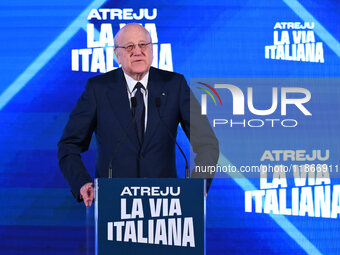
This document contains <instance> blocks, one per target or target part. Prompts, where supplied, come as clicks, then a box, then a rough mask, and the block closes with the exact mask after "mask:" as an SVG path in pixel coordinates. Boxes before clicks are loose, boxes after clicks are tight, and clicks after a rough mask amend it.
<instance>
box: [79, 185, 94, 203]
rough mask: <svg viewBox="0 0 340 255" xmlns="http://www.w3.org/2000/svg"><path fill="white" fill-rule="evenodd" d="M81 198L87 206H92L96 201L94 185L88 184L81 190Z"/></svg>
mask: <svg viewBox="0 0 340 255" xmlns="http://www.w3.org/2000/svg"><path fill="white" fill-rule="evenodd" d="M80 196H81V197H82V198H83V200H84V204H85V206H91V205H92V202H93V199H94V188H93V183H92V182H88V183H86V184H84V185H83V186H82V187H81V188H80Z"/></svg>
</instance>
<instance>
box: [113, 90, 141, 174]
mask: <svg viewBox="0 0 340 255" xmlns="http://www.w3.org/2000/svg"><path fill="white" fill-rule="evenodd" d="M130 100H131V108H132V115H133V118H132V120H131V121H130V123H129V125H128V127H127V129H126V132H125V134H124V135H123V136H122V137H121V138H120V140H119V141H118V143H117V146H116V148H115V150H114V151H113V152H112V154H111V160H110V164H109V178H112V160H113V158H114V156H115V154H116V152H117V150H118V148H119V146H120V144H121V143H122V142H123V141H124V140H125V139H126V137H127V134H128V133H129V130H130V128H131V126H132V123H133V122H134V121H135V110H136V106H137V99H136V98H135V97H131V99H130Z"/></svg>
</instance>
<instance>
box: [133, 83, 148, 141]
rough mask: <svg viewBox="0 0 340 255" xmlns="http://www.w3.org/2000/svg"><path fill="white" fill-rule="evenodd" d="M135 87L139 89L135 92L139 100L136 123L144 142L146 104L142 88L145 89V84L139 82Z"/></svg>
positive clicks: (139, 138) (140, 138) (140, 139)
mask: <svg viewBox="0 0 340 255" xmlns="http://www.w3.org/2000/svg"><path fill="white" fill-rule="evenodd" d="M135 89H136V90H137V91H136V94H135V98H136V101H137V106H136V110H135V122H136V123H135V124H136V130H137V136H138V140H139V143H140V144H142V143H143V139H144V125H145V106H144V100H143V94H142V91H141V89H144V86H143V85H142V83H140V82H137V84H136V86H135V88H134V89H133V90H135Z"/></svg>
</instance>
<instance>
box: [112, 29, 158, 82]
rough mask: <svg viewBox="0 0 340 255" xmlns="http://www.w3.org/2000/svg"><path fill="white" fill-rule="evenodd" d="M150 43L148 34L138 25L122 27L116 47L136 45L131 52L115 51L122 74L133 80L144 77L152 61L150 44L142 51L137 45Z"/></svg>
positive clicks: (125, 50) (120, 49)
mask: <svg viewBox="0 0 340 255" xmlns="http://www.w3.org/2000/svg"><path fill="white" fill-rule="evenodd" d="M150 42H151V39H150V36H149V34H148V33H147V32H146V31H145V30H144V29H143V28H142V27H140V26H138V25H130V26H127V27H124V28H123V30H122V31H120V34H119V36H118V38H117V44H118V45H117V46H124V47H126V46H129V45H133V44H135V45H136V46H135V48H134V49H133V50H132V51H131V52H128V50H127V49H123V48H117V49H115V54H116V57H117V60H118V63H119V64H120V65H122V68H123V70H124V72H125V73H127V74H128V75H129V76H131V77H132V78H134V79H135V80H140V79H142V78H143V77H144V75H145V74H146V73H147V72H148V71H149V68H150V66H151V64H152V59H153V54H152V44H149V45H147V46H146V48H145V49H144V50H142V49H141V48H140V47H139V46H138V44H140V43H150Z"/></svg>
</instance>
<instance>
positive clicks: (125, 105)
mask: <svg viewBox="0 0 340 255" xmlns="http://www.w3.org/2000/svg"><path fill="white" fill-rule="evenodd" d="M112 80H113V81H112V82H110V83H111V86H109V89H108V91H107V97H108V100H109V102H110V105H111V107H112V110H113V112H114V114H115V116H116V118H117V120H118V122H119V123H120V125H121V128H122V130H123V134H125V133H126V132H128V134H127V136H128V137H129V139H130V141H131V142H132V143H133V144H139V142H138V139H137V134H136V131H135V127H134V123H131V122H132V114H131V108H130V102H129V98H128V94H127V93H128V92H127V88H126V80H125V77H124V73H123V71H122V69H119V70H117V75H115V76H113V78H112ZM129 125H130V126H129ZM128 128H129V130H128ZM114 132H116V131H115V130H114Z"/></svg>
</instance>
